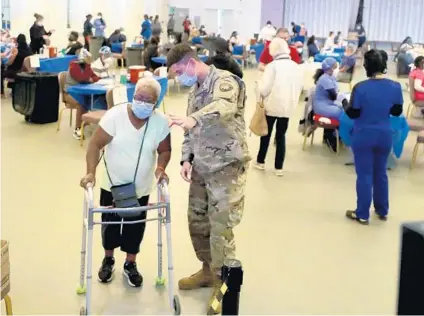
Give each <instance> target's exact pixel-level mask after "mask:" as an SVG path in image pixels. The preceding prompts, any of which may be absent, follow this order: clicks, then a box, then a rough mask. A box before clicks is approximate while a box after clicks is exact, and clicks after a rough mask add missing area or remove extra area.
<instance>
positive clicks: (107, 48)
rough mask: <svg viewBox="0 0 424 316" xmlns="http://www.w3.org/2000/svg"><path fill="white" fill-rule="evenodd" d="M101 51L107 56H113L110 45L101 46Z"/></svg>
mask: <svg viewBox="0 0 424 316" xmlns="http://www.w3.org/2000/svg"><path fill="white" fill-rule="evenodd" d="M99 53H100V54H103V55H104V56H105V57H106V58H108V57H110V56H112V51H111V50H110V47H108V46H103V47H102V48H100V50H99Z"/></svg>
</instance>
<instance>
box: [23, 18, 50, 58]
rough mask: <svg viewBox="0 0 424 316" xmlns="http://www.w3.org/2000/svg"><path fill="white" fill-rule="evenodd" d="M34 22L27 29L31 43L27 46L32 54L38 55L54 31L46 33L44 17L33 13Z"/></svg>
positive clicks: (47, 43)
mask: <svg viewBox="0 0 424 316" xmlns="http://www.w3.org/2000/svg"><path fill="white" fill-rule="evenodd" d="M34 17H35V22H34V24H33V25H32V26H31V28H30V29H29V34H30V38H31V42H30V44H29V46H30V47H31V49H32V52H33V53H34V54H39V53H40V50H41V48H43V46H44V45H49V43H50V36H51V35H52V33H53V32H54V30H50V31H49V32H47V31H46V29H45V28H44V17H43V16H42V15H41V14H38V13H35V14H34Z"/></svg>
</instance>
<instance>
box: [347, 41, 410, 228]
mask: <svg viewBox="0 0 424 316" xmlns="http://www.w3.org/2000/svg"><path fill="white" fill-rule="evenodd" d="M364 67H365V71H366V74H367V77H368V79H367V80H365V81H361V82H359V83H358V84H356V85H355V87H354V88H353V90H352V94H351V96H350V102H349V105H348V106H347V107H346V114H347V115H348V116H349V117H350V118H351V119H353V120H354V127H353V132H352V151H353V155H354V161H355V170H356V175H357V178H356V194H357V205H356V209H355V210H350V211H347V212H346V216H347V217H348V218H349V219H352V220H355V221H357V222H359V223H361V224H368V222H369V217H370V206H371V201H372V200H374V210H375V213H376V215H377V218H378V219H380V220H383V221H385V220H387V215H388V212H389V187H388V178H387V170H386V166H387V159H388V157H389V155H390V153H391V151H392V142H393V131H392V128H391V122H390V115H393V116H400V115H401V114H402V110H403V109H402V107H403V96H402V87H401V85H400V83H398V82H396V81H393V80H390V79H388V78H385V77H384V76H383V74H384V73H386V72H387V54H386V53H385V52H383V51H379V50H375V49H372V50H370V51H369V52H366V53H365V55H364ZM382 91H383V92H384V93H382Z"/></svg>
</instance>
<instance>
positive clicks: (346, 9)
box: [284, 0, 374, 37]
mask: <svg viewBox="0 0 424 316" xmlns="http://www.w3.org/2000/svg"><path fill="white" fill-rule="evenodd" d="M373 1H374V0H373ZM355 2H356V1H355V0H286V1H285V8H284V25H285V26H286V27H290V22H292V21H294V22H296V23H298V24H300V23H305V26H306V28H307V29H308V34H309V35H315V36H317V37H327V36H328V33H329V32H330V31H334V32H338V31H341V32H342V34H343V35H347V33H348V31H349V22H350V17H351V15H352V10H354V5H355Z"/></svg>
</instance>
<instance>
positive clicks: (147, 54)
mask: <svg viewBox="0 0 424 316" xmlns="http://www.w3.org/2000/svg"><path fill="white" fill-rule="evenodd" d="M159 41H160V39H159V37H157V36H152V38H151V39H150V42H149V44H148V45H147V47H146V49H145V51H144V54H143V58H144V66H146V69H147V70H150V71H152V72H153V71H155V70H156V69H158V68H160V67H162V64H160V63H157V62H155V61H153V60H152V58H154V57H159Z"/></svg>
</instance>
